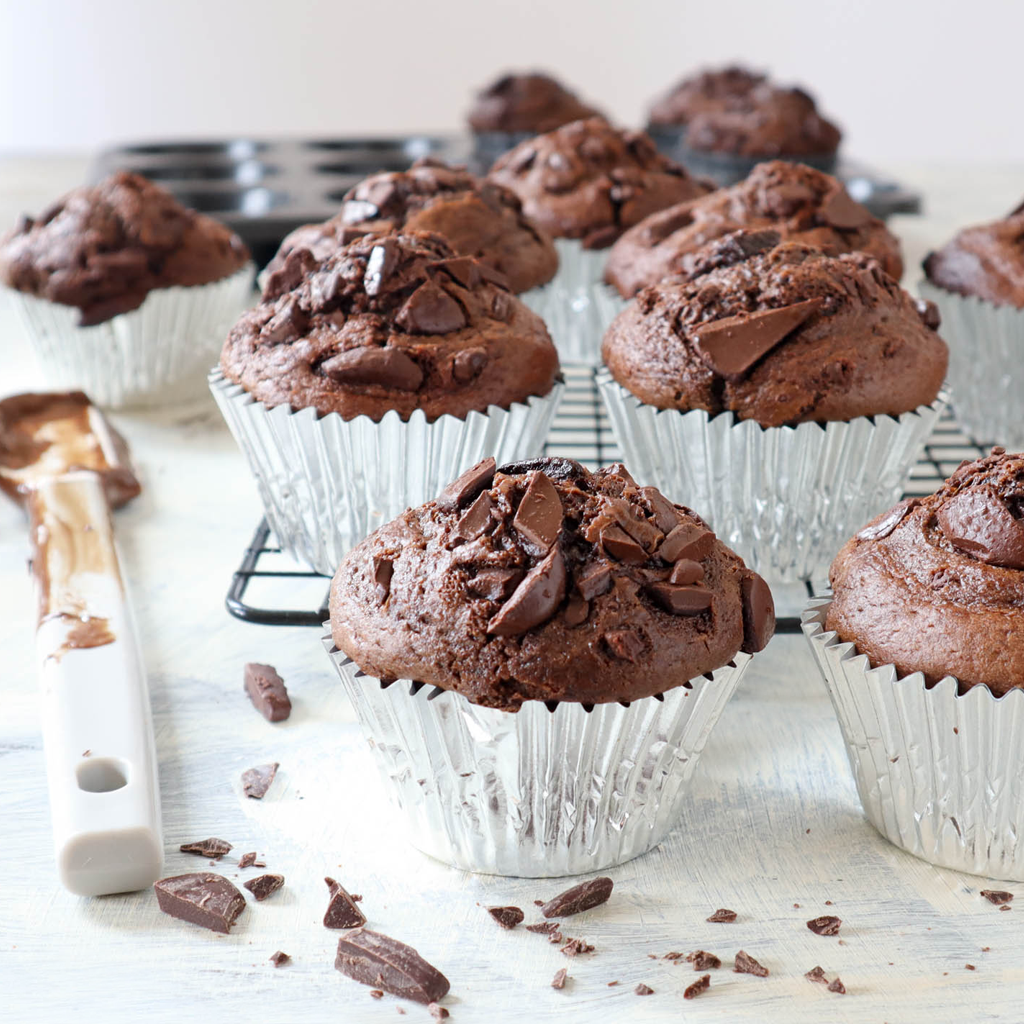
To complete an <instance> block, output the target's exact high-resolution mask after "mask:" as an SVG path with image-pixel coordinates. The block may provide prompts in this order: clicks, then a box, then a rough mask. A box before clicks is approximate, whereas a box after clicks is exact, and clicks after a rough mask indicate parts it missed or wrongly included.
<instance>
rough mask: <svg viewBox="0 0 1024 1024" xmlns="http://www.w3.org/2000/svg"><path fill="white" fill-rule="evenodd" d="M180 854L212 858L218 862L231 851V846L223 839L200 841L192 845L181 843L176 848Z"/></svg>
mask: <svg viewBox="0 0 1024 1024" xmlns="http://www.w3.org/2000/svg"><path fill="white" fill-rule="evenodd" d="M178 849H179V850H181V852H182V853H194V854H195V855H196V856H197V857H212V858H213V859H214V860H220V859H221V857H223V856H224V854H225V853H227V852H228V851H229V850H230V849H231V844H230V843H229V842H228V841H227V840H225V839H215V838H212V837H211V838H210V839H200V840H198V841H197V842H194V843H182V844H181V846H179V847H178Z"/></svg>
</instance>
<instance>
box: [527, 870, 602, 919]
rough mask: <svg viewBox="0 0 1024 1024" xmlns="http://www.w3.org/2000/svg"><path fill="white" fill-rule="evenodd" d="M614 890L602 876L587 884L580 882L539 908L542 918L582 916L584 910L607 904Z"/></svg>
mask: <svg viewBox="0 0 1024 1024" xmlns="http://www.w3.org/2000/svg"><path fill="white" fill-rule="evenodd" d="M614 888H615V884H614V882H612V880H611V879H610V878H606V877H604V876H602V877H600V878H592V879H590V881H589V882H581V883H580V884H579V885H574V886H573V887H572V888H571V889H566V890H565V892H560V893H559V894H558V895H557V896H555V897H554V898H553V899H550V900H548V901H547V903H545V904H544V905H543V906H542V907H541V908H540V912H541V914H543V915H544V917H548V918H550V917H571V916H572V915H573V914H582V913H583V911H584V910H592V909H593V908H594V907H599V906H600V905H601V904H602V903H607V902H608V900H609V898H610V897H611V894H612V889H614Z"/></svg>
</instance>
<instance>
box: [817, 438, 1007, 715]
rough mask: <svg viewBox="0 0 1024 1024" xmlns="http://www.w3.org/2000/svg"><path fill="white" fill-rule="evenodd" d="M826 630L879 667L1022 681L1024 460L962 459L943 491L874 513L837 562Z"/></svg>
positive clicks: (1002, 682)
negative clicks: (880, 513)
mask: <svg viewBox="0 0 1024 1024" xmlns="http://www.w3.org/2000/svg"><path fill="white" fill-rule="evenodd" d="M830 579H831V583H832V590H833V593H834V597H833V600H832V604H831V606H830V607H829V610H828V615H827V618H826V622H825V628H826V629H828V630H835V631H836V633H838V635H839V638H840V640H842V641H844V642H850V643H853V644H855V645H856V647H857V650H858V651H859V652H860V653H862V654H866V655H867V656H868V659H869V660H870V662H871V663H872V665H887V664H892V665H895V667H896V670H897V672H898V674H899V675H900V676H905V675H909V674H910V673H912V672H922V673H924V677H925V679H926V681H927V683H928V684H929V685H933V684H935V683H937V682H938V681H939V680H940V679H942V678H943V677H944V676H947V675H952V676H955V677H956V679H957V680H958V681H959V684H960V691H961V693H962V692H964V691H965V690H967V689H969V688H970V687H972V686H977V685H985V686H988V687H989V688H990V689H991V690H992V692H993V693H994V694H995V695H996V696H1001V695H1002V694H1004V693H1006V692H1007V691H1008V690H1011V689H1014V688H1020V687H1024V633H1022V631H1021V608H1022V607H1024V455H1010V454H1007V453H1006V452H1005V451H1004V450H1003V449H1002V448H993V449H992V453H991V454H990V455H989V456H987V457H986V458H983V459H978V460H976V461H974V462H964V463H961V465H960V466H959V468H958V469H957V470H956V472H955V473H953V475H952V476H951V477H950V478H949V479H948V480H947V481H946V482H945V483H944V484H943V486H942V487H941V488H939V490H938V491H937V492H936V493H935V494H932V495H929V496H928V497H926V498H923V499H917V498H914V499H909V500H904V501H902V502H900V503H899V504H898V505H897V506H896V507H895V508H893V509H890V510H889V511H888V512H885V513H883V514H882V515H880V516H878V517H877V518H875V519H874V520H873V521H872V522H871V523H869V524H868V525H867V526H866V527H865V528H864V529H863V530H861V531H860V533H858V534H857V535H856V536H855V537H854V538H852V539H851V540H850V541H849V542H848V543H847V544H846V545H845V547H844V548H843V549H842V551H840V552H839V555H838V557H837V558H836V560H835V561H834V562H833V563H832V569H831V573H830Z"/></svg>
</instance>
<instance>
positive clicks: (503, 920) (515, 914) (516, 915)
mask: <svg viewBox="0 0 1024 1024" xmlns="http://www.w3.org/2000/svg"><path fill="white" fill-rule="evenodd" d="M487 913H488V914H490V915H491V917H493V918H494V920H495V921H497V922H498V924H500V925H501V927H502V928H507V929H512V928H515V926H516V925H517V924H522V921H523V918H524V917H525V916H526V915H525V914H524V913H523V912H522V911H521V910H520V909H519V908H518V907H488V908H487Z"/></svg>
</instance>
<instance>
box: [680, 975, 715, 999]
mask: <svg viewBox="0 0 1024 1024" xmlns="http://www.w3.org/2000/svg"><path fill="white" fill-rule="evenodd" d="M709 988H711V975H710V974H702V975H701V976H700V977H699V978H698V979H697V980H696V981H695V982H694V983H693V984H692V985H689V986H687V988H686V991H685V992H683V998H684V999H695V998H696V997H697V996H699V995H700V994H701V993H702V992H707V990H708V989H709Z"/></svg>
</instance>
